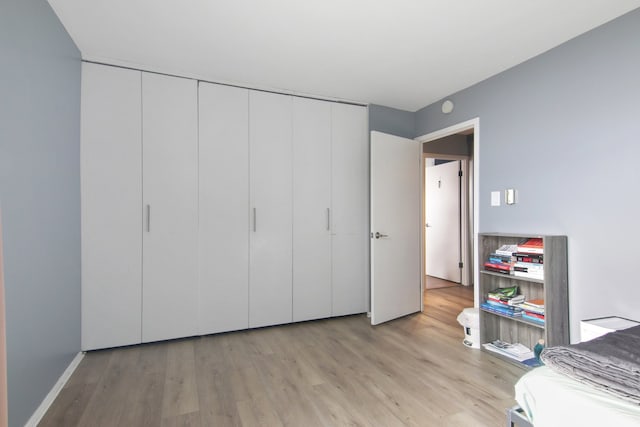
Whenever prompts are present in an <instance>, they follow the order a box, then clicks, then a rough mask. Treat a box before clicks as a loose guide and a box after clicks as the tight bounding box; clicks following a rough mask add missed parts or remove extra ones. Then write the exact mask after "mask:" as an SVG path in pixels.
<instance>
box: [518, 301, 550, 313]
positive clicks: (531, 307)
mask: <svg viewBox="0 0 640 427" xmlns="http://www.w3.org/2000/svg"><path fill="white" fill-rule="evenodd" d="M518 307H520V308H521V309H523V310H524V311H529V312H531V313H536V314H544V304H542V305H540V304H535V303H534V304H531V303H530V302H529V301H525V302H523V303H520V304H518Z"/></svg>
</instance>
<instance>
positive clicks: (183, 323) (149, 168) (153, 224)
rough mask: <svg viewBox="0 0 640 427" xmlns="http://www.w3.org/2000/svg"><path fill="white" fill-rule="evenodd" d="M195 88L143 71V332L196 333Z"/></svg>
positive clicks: (149, 335) (148, 336) (159, 335)
mask: <svg viewBox="0 0 640 427" xmlns="http://www.w3.org/2000/svg"><path fill="white" fill-rule="evenodd" d="M197 96H198V93H197V82H196V81H195V80H189V79H182V78H176V77H169V76H164V75H159V74H151V73H142V135H143V139H142V148H143V174H144V175H143V177H144V178H143V199H144V202H143V205H144V207H142V206H141V209H142V210H143V211H144V215H145V221H144V232H143V276H142V277H143V287H142V291H143V292H142V295H143V304H142V319H143V321H142V340H143V341H144V342H148V341H157V340H164V339H170V338H177V337H186V336H191V335H196V334H197V333H198V265H197V264H198V263H197V259H198V251H197V232H198V210H197V207H198V193H197V190H198V135H197V132H198V100H197V99H198V98H197Z"/></svg>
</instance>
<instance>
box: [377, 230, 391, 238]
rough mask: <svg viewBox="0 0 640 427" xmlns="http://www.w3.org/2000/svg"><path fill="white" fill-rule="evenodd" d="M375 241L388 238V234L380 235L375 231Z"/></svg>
mask: <svg viewBox="0 0 640 427" xmlns="http://www.w3.org/2000/svg"><path fill="white" fill-rule="evenodd" d="M374 236H375V238H376V239H380V238H382V237H389V235H388V234H382V233H379V232H377V231H376V234H375V235H374Z"/></svg>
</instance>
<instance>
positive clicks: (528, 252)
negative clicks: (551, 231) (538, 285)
mask: <svg viewBox="0 0 640 427" xmlns="http://www.w3.org/2000/svg"><path fill="white" fill-rule="evenodd" d="M517 248H518V250H517V252H514V253H513V258H514V261H515V262H514V263H513V275H514V276H518V277H527V278H530V279H538V280H544V248H543V245H542V239H541V238H538V237H536V238H532V239H527V240H526V241H524V242H522V243H520V244H519V245H518V246H517Z"/></svg>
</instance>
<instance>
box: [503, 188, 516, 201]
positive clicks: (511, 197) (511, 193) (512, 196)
mask: <svg viewBox="0 0 640 427" xmlns="http://www.w3.org/2000/svg"><path fill="white" fill-rule="evenodd" d="M504 202H505V203H506V204H507V205H513V204H515V203H516V190H514V189H513V188H507V189H506V190H504Z"/></svg>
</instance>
